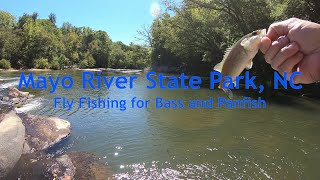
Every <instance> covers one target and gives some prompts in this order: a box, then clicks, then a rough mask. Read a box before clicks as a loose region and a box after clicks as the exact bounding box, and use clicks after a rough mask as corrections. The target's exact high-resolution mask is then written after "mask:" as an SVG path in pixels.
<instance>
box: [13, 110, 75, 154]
mask: <svg viewBox="0 0 320 180" xmlns="http://www.w3.org/2000/svg"><path fill="white" fill-rule="evenodd" d="M18 115H19V117H20V118H21V119H22V122H23V124H24V126H25V127H26V141H27V142H26V144H27V145H28V146H29V147H30V149H29V150H27V151H26V152H25V153H33V152H37V151H41V150H45V149H48V148H50V147H52V146H53V145H55V144H56V143H58V142H60V141H61V140H63V139H64V138H66V137H68V136H69V135H70V123H69V122H68V121H65V120H63V119H59V118H55V117H46V116H36V115H30V114H25V113H20V114H18Z"/></svg>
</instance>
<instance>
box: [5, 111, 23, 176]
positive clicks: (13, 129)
mask: <svg viewBox="0 0 320 180" xmlns="http://www.w3.org/2000/svg"><path fill="white" fill-rule="evenodd" d="M0 118H2V120H0V179H2V178H4V177H5V176H6V175H7V173H8V172H9V171H10V170H11V169H12V168H13V167H14V165H15V164H16V163H17V161H18V160H19V158H20V156H21V154H22V152H23V148H24V142H25V127H24V126H23V124H22V120H21V119H20V118H19V117H18V116H17V114H16V113H15V112H14V111H10V112H9V113H7V114H5V115H1V116H0Z"/></svg>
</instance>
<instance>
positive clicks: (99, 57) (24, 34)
mask: <svg viewBox="0 0 320 180" xmlns="http://www.w3.org/2000/svg"><path fill="white" fill-rule="evenodd" d="M55 24H56V15H55V14H53V13H51V14H50V15H49V16H48V19H39V15H38V13H36V12H34V13H32V14H27V13H25V14H23V16H21V17H20V18H18V21H17V22H16V21H15V17H14V16H13V15H11V14H10V13H7V12H4V11H0V59H1V58H4V59H9V60H10V61H11V64H12V65H13V67H15V68H33V67H35V68H40V65H41V67H42V68H49V65H51V68H53V69H64V68H72V67H78V66H79V67H80V66H81V67H90V68H93V67H105V68H107V67H110V65H109V62H110V61H111V60H110V58H111V57H110V54H111V51H112V47H113V44H114V43H112V41H111V39H110V37H109V36H108V34H107V33H106V32H104V31H94V30H92V29H91V28H88V27H80V28H78V27H74V26H73V25H72V24H70V23H63V25H62V27H61V28H58V27H57V26H56V25H55ZM123 47H124V49H125V50H126V51H129V49H128V48H129V46H127V45H123ZM139 47H140V48H134V49H136V50H137V52H128V54H130V56H129V55H127V54H126V55H125V56H126V58H125V60H124V62H123V63H118V64H125V66H126V67H128V68H129V67H132V68H140V67H144V66H146V62H147V61H148V59H146V58H148V57H146V56H145V53H142V52H145V51H148V50H147V48H144V47H141V46H139ZM133 51H134V50H133ZM136 53H137V54H136ZM140 56H141V58H140ZM129 57H130V58H134V60H129V59H128V58H129ZM42 58H45V59H47V62H48V64H46V63H44V64H45V65H44V64H43V63H42V61H39V59H42ZM35 59H36V60H37V61H36V63H35V61H33V60H35ZM38 61H39V62H38ZM122 68H124V67H122Z"/></svg>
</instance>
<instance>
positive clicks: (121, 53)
mask: <svg viewBox="0 0 320 180" xmlns="http://www.w3.org/2000/svg"><path fill="white" fill-rule="evenodd" d="M111 49H112V51H111V54H110V62H109V67H111V68H129V69H144V68H145V67H147V66H148V65H149V64H150V52H149V51H148V49H146V48H144V47H141V46H138V45H135V44H130V45H129V46H127V45H125V44H123V43H121V42H116V43H114V44H113V46H112V48H111Z"/></svg>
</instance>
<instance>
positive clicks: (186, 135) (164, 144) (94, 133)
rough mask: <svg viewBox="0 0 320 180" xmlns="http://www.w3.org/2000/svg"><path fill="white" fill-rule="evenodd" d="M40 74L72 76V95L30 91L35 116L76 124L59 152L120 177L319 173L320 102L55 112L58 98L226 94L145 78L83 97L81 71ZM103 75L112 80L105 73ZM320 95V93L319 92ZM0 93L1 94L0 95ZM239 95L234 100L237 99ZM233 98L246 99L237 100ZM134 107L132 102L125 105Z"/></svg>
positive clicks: (8, 75)
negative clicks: (94, 159) (165, 86)
mask: <svg viewBox="0 0 320 180" xmlns="http://www.w3.org/2000/svg"><path fill="white" fill-rule="evenodd" d="M38 74H39V75H40V74H41V75H43V74H51V75H60V76H63V75H71V76H72V77H73V79H74V80H75V84H74V86H73V88H72V91H71V90H65V89H62V88H61V87H60V88H59V89H58V90H57V91H56V93H54V94H49V92H48V91H47V90H42V91H39V90H36V91H34V90H31V92H32V93H33V94H35V95H36V96H37V97H40V98H39V99H38V101H37V102H38V103H41V105H40V106H38V107H36V108H34V109H33V110H32V111H31V113H34V114H40V115H52V116H58V117H60V118H63V119H67V120H68V121H70V122H71V123H72V128H73V129H72V134H71V137H70V138H69V139H68V140H67V141H66V142H65V144H64V146H63V147H62V148H60V149H58V150H59V151H88V152H93V153H95V154H97V155H98V156H99V157H100V158H101V159H102V160H103V161H104V162H105V163H106V164H107V165H109V167H111V168H112V171H113V172H114V176H115V177H117V178H121V177H124V178H133V179H137V178H151V179H155V178H162V179H163V178H166V179H169V178H170V179H171V178H196V179H198V178H204V179H213V178H218V179H258V178H261V179H318V178H319V177H320V172H319V170H318V167H319V166H320V140H319V137H320V102H319V101H316V100H311V99H306V98H300V97H286V96H283V97H281V96H280V97H277V99H273V100H268V101H267V109H255V110H249V109H232V110H231V109H218V108H217V107H216V105H215V107H214V108H213V109H194V110H192V109H188V108H184V109H169V110H168V109H166V110H164V109H156V108H155V107H154V105H153V104H154V103H152V104H151V106H150V107H149V108H147V109H127V110H126V111H120V110H119V109H117V108H115V109H89V108H83V109H79V108H73V109H72V110H70V111H67V110H64V109H61V108H56V109H55V108H53V98H54V97H56V96H60V97H66V98H68V99H75V100H76V101H77V99H78V98H79V97H82V96H90V97H92V98H97V97H98V96H100V97H109V98H110V99H126V100H131V98H132V97H137V98H138V99H151V100H154V99H155V97H157V96H159V97H162V98H164V99H182V100H184V101H185V102H186V101H188V100H191V99H209V98H210V97H213V98H214V102H216V101H217V97H219V96H225V95H224V94H223V93H222V92H221V91H219V90H214V91H210V90H208V89H207V88H202V89H200V90H159V89H154V90H148V89H147V88H146V85H147V84H148V82H147V81H146V80H145V78H144V77H140V78H139V79H138V80H137V81H136V82H135V84H134V88H133V89H124V90H119V89H117V88H115V87H114V86H112V88H111V89H106V88H103V89H101V90H91V89H87V90H83V89H82V88H81V82H80V81H81V72H78V71H74V72H73V71H52V72H47V73H43V72H42V73H38ZM103 75H115V74H109V73H103ZM18 76H19V73H0V77H1V78H2V79H8V78H11V80H6V81H1V82H0V84H1V85H0V88H1V86H6V83H12V82H13V83H15V81H17V79H15V77H18ZM319 91H320V90H319ZM0 93H1V90H0ZM236 94H237V93H236ZM235 99H242V97H240V96H236V97H235ZM128 102H129V101H128Z"/></svg>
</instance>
